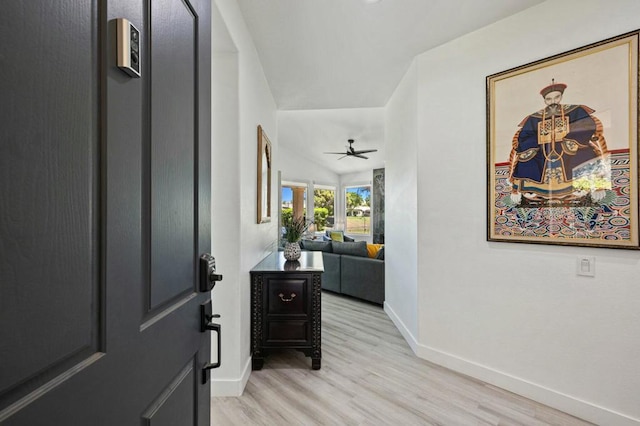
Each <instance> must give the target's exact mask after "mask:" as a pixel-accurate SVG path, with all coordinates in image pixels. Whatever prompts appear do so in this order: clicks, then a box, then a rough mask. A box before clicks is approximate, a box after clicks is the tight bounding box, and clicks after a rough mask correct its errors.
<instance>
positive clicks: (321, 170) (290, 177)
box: [278, 146, 339, 186]
mask: <svg viewBox="0 0 640 426" xmlns="http://www.w3.org/2000/svg"><path fill="white" fill-rule="evenodd" d="M279 154H280V157H279V161H278V165H279V167H280V170H281V171H282V180H283V181H285V180H286V181H293V182H307V183H308V182H315V183H317V184H320V185H334V186H338V183H339V176H338V175H337V174H336V173H333V172H332V171H330V170H327V169H326V168H325V167H322V166H321V165H319V164H317V163H314V162H313V161H309V160H307V159H306V158H303V157H302V156H300V155H299V154H297V153H296V152H294V151H292V150H290V149H288V148H287V147H285V146H280V151H279Z"/></svg>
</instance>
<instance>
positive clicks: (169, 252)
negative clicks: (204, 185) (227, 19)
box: [147, 0, 197, 308]
mask: <svg viewBox="0 0 640 426" xmlns="http://www.w3.org/2000/svg"><path fill="white" fill-rule="evenodd" d="M148 20H149V25H148V26H149V28H150V31H149V35H150V38H151V44H150V46H151V49H150V59H151V61H150V64H151V66H150V67H149V72H150V76H149V77H150V79H149V80H148V81H150V85H151V91H150V93H151V96H150V97H149V98H148V99H147V101H149V108H150V116H151V120H150V136H151V144H152V145H151V226H152V233H151V235H152V246H151V287H150V288H151V294H150V301H151V302H150V307H151V308H155V307H156V306H158V305H160V304H162V303H164V302H167V301H168V300H170V299H172V298H174V297H176V296H178V295H179V294H181V293H182V292H184V291H188V290H193V288H194V286H193V282H194V274H195V264H194V260H195V259H196V258H197V255H196V253H194V249H195V247H196V242H195V241H194V238H193V237H194V232H193V230H194V229H195V228H194V223H195V220H196V218H195V192H194V188H193V181H194V178H195V177H196V176H195V166H196V163H195V159H194V155H195V145H194V142H195V141H196V139H195V138H196V134H197V132H196V129H195V125H196V120H195V119H194V117H195V116H194V110H195V107H196V105H195V98H196V96H195V92H194V90H195V87H196V86H195V79H196V76H197V67H196V65H197V64H196V48H197V45H196V40H195V35H196V28H195V24H196V19H195V16H194V14H193V11H192V10H191V9H190V7H189V5H188V4H186V3H185V2H183V1H182V0H161V1H159V0H156V1H153V2H152V3H151V7H150V16H149V17H148ZM156 28H160V29H162V30H161V31H154V29H156ZM166 28H168V29H169V30H168V31H167V30H166ZM178 105H179V106H180V107H179V108H176V106H178Z"/></svg>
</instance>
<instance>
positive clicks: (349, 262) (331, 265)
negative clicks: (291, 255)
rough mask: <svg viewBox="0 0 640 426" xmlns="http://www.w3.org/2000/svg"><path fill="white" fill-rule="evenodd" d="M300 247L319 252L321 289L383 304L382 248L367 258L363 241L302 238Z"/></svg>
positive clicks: (365, 245)
mask: <svg viewBox="0 0 640 426" xmlns="http://www.w3.org/2000/svg"><path fill="white" fill-rule="evenodd" d="M300 247H301V248H302V250H309V251H321V252H322V260H323V263H324V274H322V289H323V290H329V291H332V292H335V293H339V294H345V295H347V296H353V297H357V298H359V299H362V300H366V301H368V302H373V303H377V304H379V305H382V304H383V303H384V248H383V249H381V250H380V252H378V256H377V257H378V258H370V257H369V256H368V254H367V244H366V242H364V241H354V242H337V241H316V240H313V241H310V240H302V241H301V242H300Z"/></svg>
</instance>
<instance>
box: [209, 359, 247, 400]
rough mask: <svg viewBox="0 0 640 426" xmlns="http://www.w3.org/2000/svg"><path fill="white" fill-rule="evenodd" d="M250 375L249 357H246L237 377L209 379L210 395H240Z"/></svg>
mask: <svg viewBox="0 0 640 426" xmlns="http://www.w3.org/2000/svg"><path fill="white" fill-rule="evenodd" d="M250 375H251V357H249V358H247V361H246V362H245V364H244V368H243V369H242V375H241V376H240V377H239V378H238V379H217V380H212V381H211V397H212V398H213V397H218V396H240V395H242V393H243V392H244V388H245V387H246V386H247V382H248V381H249V376H250Z"/></svg>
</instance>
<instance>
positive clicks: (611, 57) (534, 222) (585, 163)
mask: <svg viewBox="0 0 640 426" xmlns="http://www.w3.org/2000/svg"><path fill="white" fill-rule="evenodd" d="M638 38H639V31H633V32H630V33H626V34H623V35H620V36H617V37H613V38H610V39H607V40H604V41H601V42H598V43H594V44H591V45H588V46H584V47H581V48H578V49H575V50H572V51H569V52H565V53H561V54H559V55H555V56H552V57H550V58H546V59H543V60H539V61H536V62H533V63H530V64H527V65H523V66H520V67H517V68H513V69H510V70H507V71H503V72H500V73H497V74H493V75H490V76H488V77H487V78H486V83H487V240H488V241H497V242H518V243H538V244H559V245H574V246H587V247H606V248H625V249H638V248H640V245H639V231H638V163H639V162H638V152H639V150H638V140H639V138H638V87H639V85H638V80H639V77H638V45H639V44H638Z"/></svg>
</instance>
